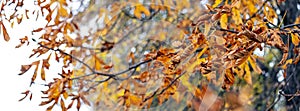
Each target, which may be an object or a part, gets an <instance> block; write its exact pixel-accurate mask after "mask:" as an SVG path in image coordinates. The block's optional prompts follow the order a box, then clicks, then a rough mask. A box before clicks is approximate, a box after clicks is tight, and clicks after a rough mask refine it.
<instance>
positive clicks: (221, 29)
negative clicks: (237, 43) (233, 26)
mask: <svg viewBox="0 0 300 111" xmlns="http://www.w3.org/2000/svg"><path fill="white" fill-rule="evenodd" d="M219 30H220V31H225V32H231V33H236V34H238V33H239V32H238V31H234V30H228V29H223V28H220V29H219Z"/></svg>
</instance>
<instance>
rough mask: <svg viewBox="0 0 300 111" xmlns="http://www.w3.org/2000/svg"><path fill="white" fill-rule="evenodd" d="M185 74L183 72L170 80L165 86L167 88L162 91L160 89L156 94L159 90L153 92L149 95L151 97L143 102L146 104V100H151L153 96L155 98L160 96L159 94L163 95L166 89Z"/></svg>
mask: <svg viewBox="0 0 300 111" xmlns="http://www.w3.org/2000/svg"><path fill="white" fill-rule="evenodd" d="M184 74H185V72H183V73H181V74H180V75H179V76H177V77H176V78H175V79H174V80H172V81H171V83H170V84H169V85H168V86H167V87H165V88H164V89H162V90H161V91H160V92H159V93H158V91H159V90H156V91H155V92H153V94H152V95H151V96H149V97H147V98H145V99H144V100H143V102H146V101H147V100H149V99H151V98H153V97H154V96H156V95H161V94H163V93H164V92H165V91H166V90H167V89H168V88H170V87H171V86H172V85H173V84H174V83H175V82H176V81H177V80H178V79H179V78H180V77H181V76H183V75H184Z"/></svg>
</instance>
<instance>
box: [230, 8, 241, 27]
mask: <svg viewBox="0 0 300 111" xmlns="http://www.w3.org/2000/svg"><path fill="white" fill-rule="evenodd" d="M232 13H233V15H232V19H233V20H234V22H235V24H237V25H239V24H243V21H242V18H241V12H240V10H239V9H237V8H232Z"/></svg>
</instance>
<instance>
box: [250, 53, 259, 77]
mask: <svg viewBox="0 0 300 111" xmlns="http://www.w3.org/2000/svg"><path fill="white" fill-rule="evenodd" d="M248 61H249V63H250V65H251V67H252V68H253V70H254V71H255V72H256V73H258V74H261V73H262V71H261V69H260V67H259V66H257V65H256V60H255V58H254V57H253V56H250V57H249V58H248Z"/></svg>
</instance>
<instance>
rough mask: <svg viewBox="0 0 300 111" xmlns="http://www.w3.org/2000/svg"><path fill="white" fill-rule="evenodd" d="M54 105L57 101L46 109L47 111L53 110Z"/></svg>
mask: <svg viewBox="0 0 300 111" xmlns="http://www.w3.org/2000/svg"><path fill="white" fill-rule="evenodd" d="M54 105H55V103H53V104H52V105H51V106H49V107H48V108H47V109H46V111H51V110H52V108H53V107H54Z"/></svg>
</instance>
